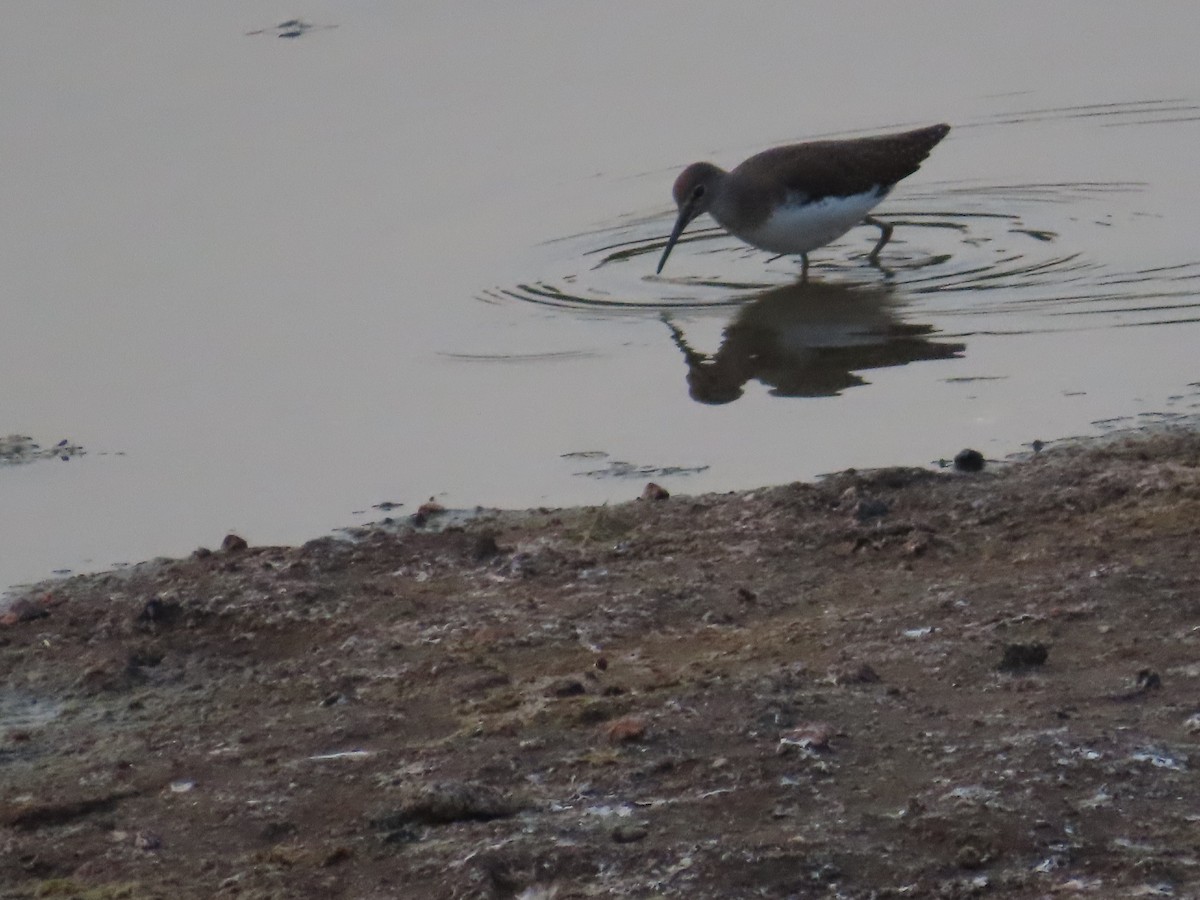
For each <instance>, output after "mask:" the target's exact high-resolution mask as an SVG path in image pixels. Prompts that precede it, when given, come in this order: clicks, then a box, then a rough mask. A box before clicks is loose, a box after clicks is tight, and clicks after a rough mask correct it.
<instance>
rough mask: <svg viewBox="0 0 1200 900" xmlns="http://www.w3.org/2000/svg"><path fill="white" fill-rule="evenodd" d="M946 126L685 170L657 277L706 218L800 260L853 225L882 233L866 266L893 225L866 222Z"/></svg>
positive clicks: (804, 262)
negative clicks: (691, 226)
mask: <svg viewBox="0 0 1200 900" xmlns="http://www.w3.org/2000/svg"><path fill="white" fill-rule="evenodd" d="M949 131H950V126H949V125H931V126H929V127H928V128H918V129H916V130H915V131H904V132H900V133H898V134H881V135H876V136H874V137H864V138H852V139H850V140H843V141H810V142H808V143H806V144H789V145H788V146H786V147H775V148H773V149H771V150H765V151H763V152H762V153H758V154H756V155H754V156H752V157H750V158H749V159H748V160H746V161H745V162H743V163H742V164H741V165H739V166H737V167H736V168H734V169H733V170H732V171H729V172H726V171H725V170H724V169H722V168H720V167H719V166H715V165H713V164H712V163H707V162H698V163H692V164H691V165H690V166H688V167H687V168H686V169H684V170H683V172H682V173H680V175H679V177H678V178H677V179H675V186H674V187H673V188H672V193H673V194H674V195H675V203H676V205H678V207H679V216H678V218H676V220H675V227H674V228H672V229H671V236H670V237H669V238H667V246H666V247H665V248H664V249H663V255H662V259H660V260H659V262H658V269H657V270H656V271H658V272H662V270H663V266H665V265H666V264H667V257H668V256H670V254H671V248H672V247H674V246H675V242H676V241H678V240H679V236H680V235H681V234H682V233H683V229H684V228H686V227H687V225H688V223H689V222H691V221H692V219H694V218H696V217H697V216H698V215H700V214H701V213H709V214H711V215H712V217H713V218H714V219H716V220H717V222H718V223H719V224H720V225H721V226H722V227H724V228H725V230H726V231H728V232H730V233H731V234H733V235H735V236H737V237H739V238H741V239H742V240H743V241H745V242H746V243H747V244H752V245H754V246H755V247H758V248H759V249H761V250H767V251H769V252H771V253H777V254H780V255H791V254H797V253H798V254H799V255H800V264H801V269H800V272H801V277H802V278H803V277H804V276H805V275H807V273H808V252H809V251H810V250H815V249H816V248H818V247H823V246H825V245H826V244H828V243H829V242H830V241H833V240H836V239H837V238H839V237H841V236H842V235H843V234H845V233H846V232H847V231H849V230H850V229H851V228H853V227H854V226H855V225H857V224H858V223H859V222H866V223H868V224H870V225H874V226H876V227H877V228H878V229H879V230H880V232H881V234H880V236H879V241H878V243H876V244H875V249H873V250H872V251H871V253H870V254H869V256H868V257H867V258H868V259H870V260H871V262H876V261H877V260H878V259H879V251H880V250H882V249H883V245H884V244H886V243H887V242H888V239H889V238H890V237H891V236H892V226H891V225H889V224H888V223H886V222H881V221H879V220H878V219H876V218H874V217H873V216H869V215H867V214H868V213H869V212H870V211H871V210H872V209H874V208H875V206H876V205H877V204H878V203H879V202H880V201H881V200H882V199H883V198H884V197H886V196H887V195H888V192H889V191H890V190H891V189H892V188H893V187H894V186H895V185H896V182H898V181H899V180H900V179H902V178H907V177H908V176H909V175H911V174H912V173H913V172H915V171H917V169H918V168H919V167H920V165H921V163H922V161H924V159H925V157H926V156H928V155H929V151H930V150H932V149H933V148H934V147H935V146H936V145H937V143H938V141H940V140H941V139H942V138H944V137H945V136H946V134H947V132H949Z"/></svg>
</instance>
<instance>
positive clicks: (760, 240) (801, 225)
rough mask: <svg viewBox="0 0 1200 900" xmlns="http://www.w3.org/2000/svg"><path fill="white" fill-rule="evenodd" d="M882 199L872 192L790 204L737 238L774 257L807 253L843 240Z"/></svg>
mask: <svg viewBox="0 0 1200 900" xmlns="http://www.w3.org/2000/svg"><path fill="white" fill-rule="evenodd" d="M882 199H883V197H882V196H880V195H879V194H878V193H876V192H875V191H874V190H871V191H868V192H867V193H865V194H854V195H853V196H850V197H826V198H825V199H824V200H819V201H817V202H816V203H809V204H806V205H804V206H801V205H800V204H799V203H793V204H788V205H786V206H782V207H780V208H779V209H777V210H776V211H775V212H774V213H772V214H771V216H770V217H769V218H768V219H767V220H766V221H764V222H763V223H762V224H761V225H759V226H758V227H757V228H753V229H743V230H741V231H737V232H734V234H736V235H737V236H738V237H740V238H741V239H742V240H743V241H745V242H746V243H748V244H753V245H754V246H755V247H758V248H759V249H761V250H768V251H770V252H771V253H807V252H808V251H809V250H815V249H817V248H818V247H824V246H825V245H826V244H828V243H829V242H830V241H834V240H837V239H838V238H840V237H841V236H842V235H843V234H845V233H846V232H847V231H849V230H850V229H851V228H853V227H854V226H855V225H857V224H858V223H859V222H861V221H862V220H863V217H864V216H866V214H867V213H869V212H870V211H871V210H872V209H874V208H875V206H876V205H877V204H878V203H879V201H880V200H882Z"/></svg>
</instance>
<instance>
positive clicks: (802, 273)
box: [800, 253, 808, 283]
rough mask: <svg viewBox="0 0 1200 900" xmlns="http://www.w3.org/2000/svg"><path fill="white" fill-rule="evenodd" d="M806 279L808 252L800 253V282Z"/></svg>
mask: <svg viewBox="0 0 1200 900" xmlns="http://www.w3.org/2000/svg"><path fill="white" fill-rule="evenodd" d="M805 281H808V254H807V253H801V254H800V282H801V283H803V282H805Z"/></svg>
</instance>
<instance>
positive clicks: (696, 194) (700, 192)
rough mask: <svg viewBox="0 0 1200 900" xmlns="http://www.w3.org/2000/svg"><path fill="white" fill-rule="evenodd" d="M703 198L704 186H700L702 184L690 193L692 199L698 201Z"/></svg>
mask: <svg viewBox="0 0 1200 900" xmlns="http://www.w3.org/2000/svg"><path fill="white" fill-rule="evenodd" d="M703 196H704V185H702V184H698V185H696V189H695V190H694V191H692V199H694V200H699V199H700V198H701V197H703Z"/></svg>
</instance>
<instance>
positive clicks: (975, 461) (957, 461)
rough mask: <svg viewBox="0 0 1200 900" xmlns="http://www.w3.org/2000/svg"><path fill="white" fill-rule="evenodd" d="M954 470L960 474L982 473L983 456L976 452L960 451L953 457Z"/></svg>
mask: <svg viewBox="0 0 1200 900" xmlns="http://www.w3.org/2000/svg"><path fill="white" fill-rule="evenodd" d="M954 468H956V469H958V471H960V472H982V471H983V454H982V453H980V452H979V451H978V450H970V449H967V450H960V451H958V453H957V454H956V455H955V457H954Z"/></svg>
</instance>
